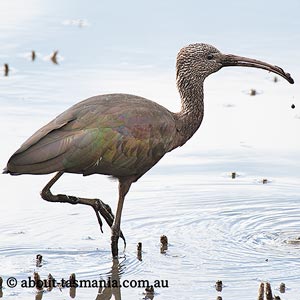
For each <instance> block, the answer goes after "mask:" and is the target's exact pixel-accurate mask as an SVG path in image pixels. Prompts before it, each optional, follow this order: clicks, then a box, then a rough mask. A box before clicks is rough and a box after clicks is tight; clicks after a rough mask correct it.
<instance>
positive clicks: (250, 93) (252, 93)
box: [249, 89, 257, 96]
mask: <svg viewBox="0 0 300 300" xmlns="http://www.w3.org/2000/svg"><path fill="white" fill-rule="evenodd" d="M256 94H257V91H256V90H255V89H251V90H250V92H249V95H250V96H255V95H256Z"/></svg>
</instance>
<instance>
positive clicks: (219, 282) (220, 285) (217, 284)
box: [215, 280, 223, 292]
mask: <svg viewBox="0 0 300 300" xmlns="http://www.w3.org/2000/svg"><path fill="white" fill-rule="evenodd" d="M215 288H216V290H217V291H218V292H222V289H223V282H222V280H218V281H217V282H216V284H215Z"/></svg>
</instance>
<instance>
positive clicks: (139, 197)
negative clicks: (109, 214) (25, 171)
mask: <svg viewBox="0 0 300 300" xmlns="http://www.w3.org/2000/svg"><path fill="white" fill-rule="evenodd" d="M41 3H42V2H41V1H34V0H30V1H27V6H26V8H24V9H20V1H18V0H13V1H10V2H9V4H8V3H6V4H4V2H3V3H2V2H1V3H0V16H1V19H0V29H1V35H0V65H1V64H4V63H9V66H10V69H11V71H10V73H9V76H8V77H4V76H3V77H2V76H0V86H1V88H0V101H1V106H0V125H1V126H0V133H1V136H2V142H1V150H0V154H1V155H0V163H1V166H3V167H4V166H5V164H6V162H7V159H8V158H9V156H10V155H11V154H12V153H13V152H14V151H15V150H16V149H17V148H18V147H19V146H20V144H21V143H22V142H24V140H25V139H26V138H27V137H29V136H30V135H31V134H32V133H33V132H34V131H35V130H37V129H38V128H39V127H41V126H42V125H44V124H45V123H46V122H48V121H49V120H51V119H52V118H53V117H55V116H56V115H57V114H58V113H60V112H61V111H63V110H64V109H66V108H67V107H69V106H70V105H72V104H74V103H76V102H77V101H79V100H81V99H84V98H87V97H89V96H92V95H95V94H102V93H110V92H126V93H133V94H138V95H141V96H145V97H147V98H150V99H154V100H156V101H157V102H159V103H161V104H163V105H165V106H166V107H168V108H169V109H171V110H174V111H176V110H178V109H179V107H180V105H179V97H178V95H177V91H176V87H175V80H174V77H175V75H174V63H175V55H176V52H177V51H178V49H179V48H180V47H181V46H183V45H185V44H186V43H190V42H209V43H212V44H214V45H215V46H216V47H218V48H219V49H220V50H223V51H224V52H232V53H236V54H240V55H244V56H252V57H256V58H259V59H264V60H267V61H269V62H272V63H275V64H278V65H280V66H281V67H283V68H284V69H285V70H286V71H289V72H290V73H291V74H292V75H293V77H294V79H295V82H296V83H295V85H294V86H291V85H289V84H288V83H286V82H284V81H283V79H279V81H278V82H277V83H274V82H273V76H272V74H268V73H266V72H264V71H262V70H248V69H247V70H246V69H241V68H236V69H235V68H233V69H226V70H221V71H220V72H218V73H217V74H215V75H213V76H211V77H210V78H209V79H208V80H207V81H206V83H205V90H206V94H205V97H206V99H205V109H206V111H205V118H204V121H203V124H202V125H201V128H200V130H199V131H198V132H197V133H196V134H195V136H194V137H193V138H192V139H191V141H189V142H188V143H187V144H186V145H185V146H184V147H182V148H181V149H177V150H175V151H174V152H172V153H170V154H168V155H167V156H166V157H164V158H163V159H162V161H161V162H160V163H159V164H158V165H157V166H155V167H154V168H153V169H152V170H151V171H150V172H149V173H147V174H146V175H145V176H144V177H143V178H141V179H140V180H139V182H138V183H136V184H134V185H133V186H132V188H131V191H130V193H129V195H128V196H127V199H126V202H125V207H124V212H123V219H122V230H123V232H124V234H125V236H126V239H127V248H126V251H125V254H121V257H120V259H119V262H114V263H113V262H112V260H111V257H110V245H109V242H110V236H109V234H110V231H109V228H108V227H107V226H104V234H101V235H100V233H99V228H98V224H97V221H96V218H95V216H94V213H93V211H92V210H91V209H89V208H86V207H80V206H70V205H68V204H55V203H54V204H52V203H47V202H45V201H42V200H41V199H40V196H39V191H40V190H41V189H42V187H43V186H44V185H45V184H46V182H47V181H48V180H50V178H51V175H47V176H18V177H11V176H4V175H2V176H0V185H1V192H2V196H1V201H2V202H1V203H2V204H1V216H0V247H1V248H0V266H1V267H0V276H2V277H3V279H4V289H3V299H38V297H42V298H43V299H71V296H70V295H69V293H70V291H69V289H68V288H64V289H59V288H55V289H54V290H52V291H51V292H45V293H44V294H36V291H35V290H34V289H33V288H21V286H20V284H21V281H22V280H26V279H27V277H28V276H32V274H33V272H34V271H38V272H39V274H40V275H41V277H42V278H43V279H44V278H46V277H47V275H48V273H51V274H52V275H53V276H54V277H55V278H56V279H57V280H58V281H60V280H61V278H65V279H68V277H69V275H70V274H71V273H76V275H77V278H78V279H79V280H80V279H82V280H99V279H103V280H107V278H108V277H109V276H110V277H111V278H112V279H113V280H119V281H120V282H121V283H123V284H124V283H125V281H126V280H132V281H131V283H132V284H134V283H137V282H138V281H139V280H148V281H149V283H154V282H155V280H162V281H163V282H164V283H165V284H166V282H167V283H168V287H164V288H163V287H161V288H156V289H155V294H154V299H174V298H176V299H216V297H217V296H219V295H220V296H222V297H223V299H241V298H243V299H253V298H254V299H255V297H256V296H257V290H258V286H259V283H260V282H261V281H270V282H271V284H272V287H273V289H274V293H275V294H280V292H279V290H278V288H279V284H280V283H281V282H284V283H285V284H286V286H287V290H286V293H285V294H280V296H281V298H282V299H298V295H299V292H300V288H299V283H300V268H299V266H300V263H299V262H300V254H299V253H300V243H298V241H299V240H298V238H299V237H300V218H299V216H300V205H299V204H300V185H299V183H300V154H299V153H300V142H299V139H298V136H299V129H300V110H299V109H300V100H299V94H300V93H299V92H300V90H299V87H298V85H297V78H299V75H300V74H299V66H298V65H297V62H298V61H299V59H300V57H299V55H300V54H299V53H300V51H299V46H300V45H299V32H298V29H297V28H299V26H300V24H299V22H300V21H299V18H298V16H297V12H298V11H299V9H300V7H299V3H298V2H297V1H291V2H290V4H289V7H285V6H284V5H283V4H279V3H277V4H276V3H275V2H272V3H271V2H269V3H268V4H262V3H260V2H258V1H251V5H250V4H247V3H243V4H242V3H239V4H237V3H235V2H234V1H229V2H228V1H227V2H226V6H224V7H222V6H220V7H219V8H218V9H216V7H215V6H214V5H212V4H208V3H207V4H205V5H204V4H203V5H204V6H200V5H199V4H197V3H196V2H195V1H188V2H185V3H184V5H183V4H180V5H178V6H177V7H174V4H173V2H170V1H164V2H163V3H160V2H158V1H154V2H153V1H152V2H151V5H150V4H147V5H146V4H145V5H144V4H143V5H142V4H140V2H137V1H134V2H132V3H131V4H126V5H125V4H122V3H121V2H120V3H118V5H117V6H112V4H108V3H106V4H105V3H99V2H98V1H90V2H89V5H90V7H86V4H85V3H84V2H81V1H76V2H72V4H74V5H71V2H69V1H65V2H64V4H62V3H60V2H58V1H43V4H41ZM275 4H276V5H275ZM263 6H265V7H263ZM189 7H193V9H192V10H191V9H189ZM170 8H172V9H170ZM266 9H267V11H268V15H266V14H265V13H263V11H265V10H266ZM212 15H213V16H214V17H215V18H214V20H215V21H214V22H211V18H210V17H209V16H212ZM254 15H255V22H254V19H253V16H254ZM229 16H230V17H229ZM78 20H83V21H78ZM80 24H81V26H79V25H80ZM207 24H210V26H208V25H207ZM237 24H239V26H237ZM229 37H230V38H229ZM33 49H34V50H35V51H36V53H37V58H36V60H35V61H34V62H32V61H30V52H31V50H33ZM57 49H58V50H59V57H58V62H59V64H58V65H55V64H53V63H51V61H50V60H49V56H50V55H51V53H52V52H53V51H54V50H57ZM252 88H255V89H256V90H257V91H258V92H259V93H258V95H257V96H253V97H251V96H250V95H249V91H250V89H252ZM293 103H294V104H295V109H291V104H293ZM231 172H237V175H238V176H237V178H236V179H232V178H231ZM263 179H267V180H268V182H267V184H263V183H262V181H263ZM53 190H54V192H56V193H67V194H70V195H81V196H86V197H100V198H101V199H103V201H104V202H106V203H108V204H109V205H110V206H111V207H112V208H113V209H115V206H116V198H117V197H116V196H117V184H116V182H114V181H111V180H109V179H107V178H105V177H104V176H90V177H85V178H84V177H81V176H76V175H69V174H66V175H64V176H63V177H62V178H61V179H60V181H59V182H58V183H57V184H56V185H55V186H54V188H53ZM162 234H165V235H167V236H168V239H169V247H168V250H167V251H166V253H165V254H161V253H160V243H159V238H160V236H161V235H162ZM138 242H142V243H143V253H142V261H140V260H138V258H137V253H136V245H137V243H138ZM120 248H122V242H121V241H120ZM38 253H40V254H41V255H43V264H42V266H41V267H37V266H36V262H35V256H36V254H38ZM10 276H13V277H15V278H16V279H17V280H18V286H17V287H15V288H9V287H7V284H6V280H7V278H9V277H10ZM134 280H135V281H134ZM217 280H222V281H223V284H224V288H223V291H222V292H217V291H216V289H215V287H214V284H215V282H216V281H217ZM143 292H144V288H142V287H134V286H132V287H128V288H125V287H123V288H121V289H118V288H115V289H112V290H111V289H109V288H108V289H106V290H104V291H103V290H102V291H100V290H98V288H78V289H77V290H76V297H75V298H76V299H143V298H145V295H144V294H143ZM111 293H113V296H111Z"/></svg>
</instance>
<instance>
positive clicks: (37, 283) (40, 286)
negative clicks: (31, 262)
mask: <svg viewBox="0 0 300 300" xmlns="http://www.w3.org/2000/svg"><path fill="white" fill-rule="evenodd" d="M33 280H34V284H35V288H36V289H37V290H38V291H39V292H40V291H42V290H43V281H42V280H41V277H40V275H39V273H38V272H34V273H33Z"/></svg>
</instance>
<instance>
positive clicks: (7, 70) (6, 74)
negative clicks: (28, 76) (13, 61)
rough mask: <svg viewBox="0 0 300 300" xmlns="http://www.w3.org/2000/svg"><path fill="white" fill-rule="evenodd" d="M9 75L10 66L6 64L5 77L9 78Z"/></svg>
mask: <svg viewBox="0 0 300 300" xmlns="http://www.w3.org/2000/svg"><path fill="white" fill-rule="evenodd" d="M8 73H9V66H8V64H4V76H8Z"/></svg>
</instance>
